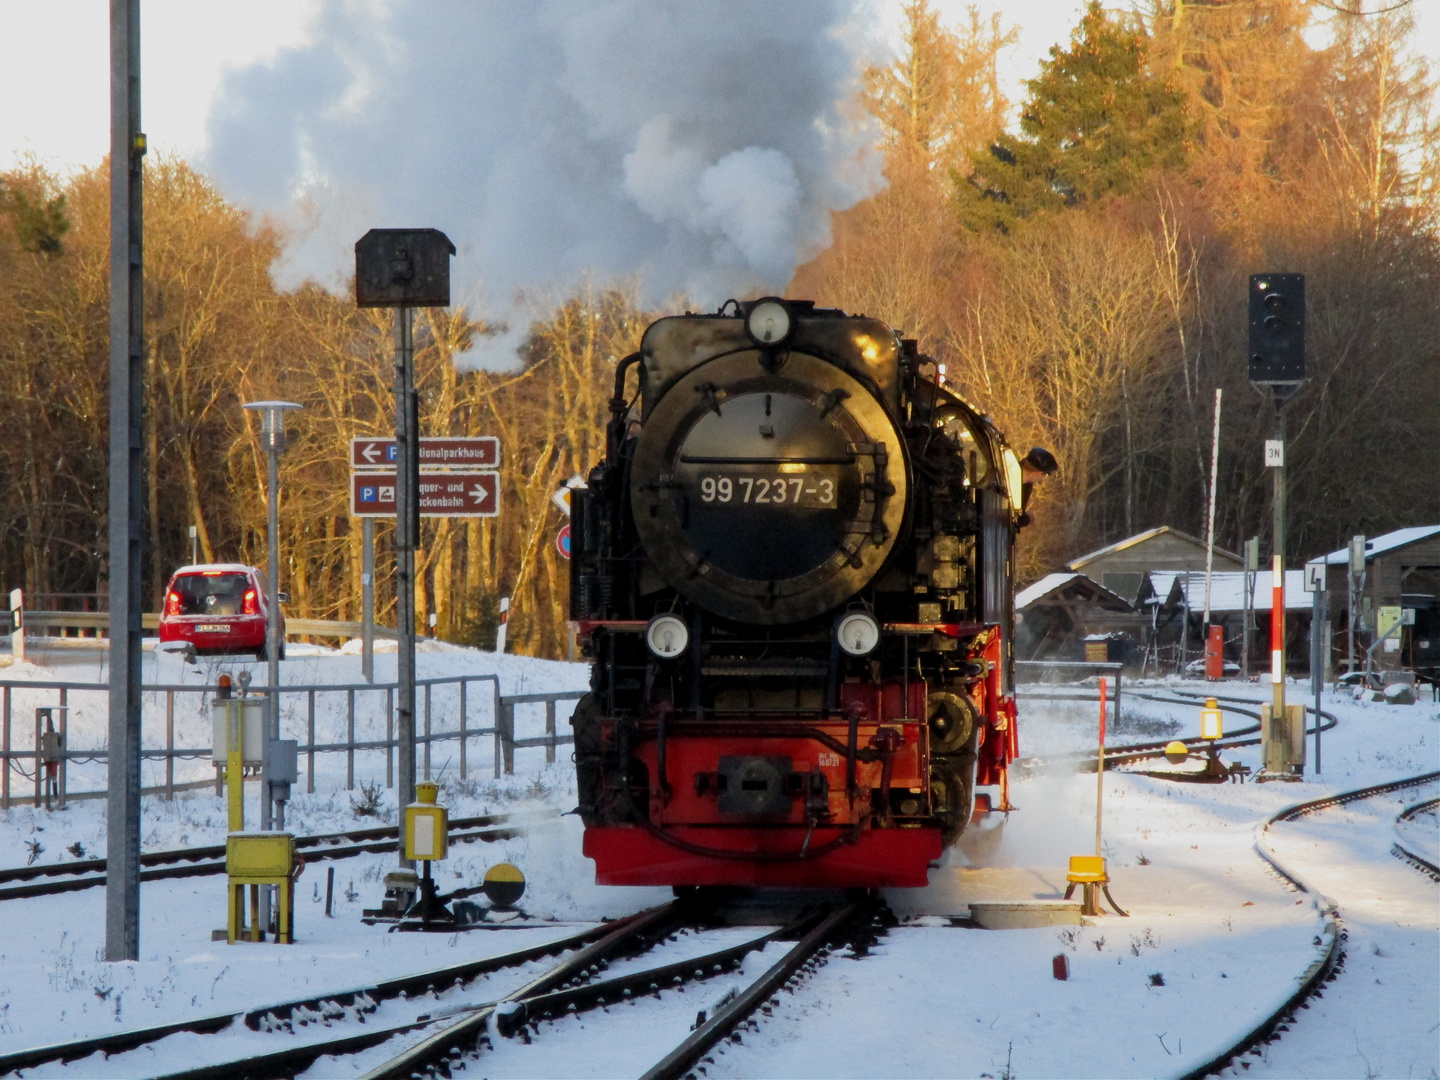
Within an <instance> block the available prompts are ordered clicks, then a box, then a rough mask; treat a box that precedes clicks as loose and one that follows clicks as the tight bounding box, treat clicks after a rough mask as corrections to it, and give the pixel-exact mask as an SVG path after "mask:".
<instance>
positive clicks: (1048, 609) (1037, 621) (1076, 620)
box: [1015, 572, 1139, 660]
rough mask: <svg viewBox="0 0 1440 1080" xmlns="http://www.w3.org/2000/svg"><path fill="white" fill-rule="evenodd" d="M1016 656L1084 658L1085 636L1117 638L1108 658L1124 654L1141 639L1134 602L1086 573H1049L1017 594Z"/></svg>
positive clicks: (1121, 658) (1031, 657)
mask: <svg viewBox="0 0 1440 1080" xmlns="http://www.w3.org/2000/svg"><path fill="white" fill-rule="evenodd" d="M1015 612H1016V623H1017V625H1016V627H1015V657H1016V659H1018V660H1086V659H1091V658H1090V657H1087V656H1086V655H1085V653H1086V649H1085V639H1086V638H1087V637H1103V638H1106V639H1113V640H1114V641H1115V642H1116V643H1117V644H1116V648H1115V649H1114V650H1112V651H1114V652H1116V653H1117V655H1114V656H1111V655H1109V652H1107V655H1106V657H1105V659H1107V660H1109V659H1113V660H1123V659H1125V658H1126V656H1125V653H1126V652H1127V651H1131V650H1127V649H1126V648H1125V646H1126V645H1127V644H1128V645H1130V646H1131V647H1132V650H1133V647H1134V646H1135V645H1138V638H1137V637H1136V635H1135V634H1134V631H1135V630H1138V628H1139V620H1138V619H1137V617H1136V615H1135V608H1134V607H1133V606H1132V605H1131V604H1130V603H1129V601H1127V600H1125V599H1124V598H1123V597H1120V596H1116V595H1115V594H1114V593H1113V592H1111V591H1110V590H1109V589H1107V588H1105V587H1104V586H1103V585H1101V584H1099V583H1098V582H1096V581H1093V580H1091V579H1090V578H1088V577H1086V576H1085V575H1084V574H1077V573H1074V572H1071V573H1058V574H1046V575H1045V576H1044V577H1043V578H1041V579H1040V580H1039V581H1037V582H1035V583H1034V584H1033V585H1030V586H1029V587H1027V588H1024V589H1021V590H1020V591H1019V592H1017V593H1016V594H1015Z"/></svg>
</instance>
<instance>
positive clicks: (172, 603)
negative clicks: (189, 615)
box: [165, 591, 180, 615]
mask: <svg viewBox="0 0 1440 1080" xmlns="http://www.w3.org/2000/svg"><path fill="white" fill-rule="evenodd" d="M165 614H166V615H179V614H180V594H179V593H178V592H174V591H171V592H170V594H169V595H168V596H166V597H165Z"/></svg>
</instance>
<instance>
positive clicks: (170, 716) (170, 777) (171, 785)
mask: <svg viewBox="0 0 1440 1080" xmlns="http://www.w3.org/2000/svg"><path fill="white" fill-rule="evenodd" d="M165 798H167V799H173V798H175V691H174V690H166V691H165Z"/></svg>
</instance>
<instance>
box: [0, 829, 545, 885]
mask: <svg viewBox="0 0 1440 1080" xmlns="http://www.w3.org/2000/svg"><path fill="white" fill-rule="evenodd" d="M523 828H524V825H523V823H518V822H516V821H515V820H514V818H513V817H512V816H510V815H493V814H491V815H483V816H480V817H469V818H456V819H454V820H452V821H451V822H450V843H452V844H465V843H473V842H475V841H494V840H505V839H508V838H510V837H512V836H519V835H520V834H521V832H522V831H523ZM398 835H399V834H398V832H397V831H396V827H395V826H393V825H390V826H381V827H379V828H373V829H353V830H351V831H349V832H338V833H321V834H318V835H313V836H297V837H296V838H295V847H296V849H297V850H298V851H299V852H300V854H301V856H303V857H304V859H305V861H306V862H323V861H327V860H331V859H348V858H350V857H352V856H354V855H366V854H371V853H375V852H386V851H393V850H394V849H395V845H396V843H397V842H398ZM140 866H141V868H142V869H141V871H140V880H141V881H162V880H166V879H169V878H185V877H203V876H205V875H207V874H223V873H225V847H224V845H220V844H216V845H212V846H208V847H193V848H185V849H183V850H178V851H152V852H148V853H146V854H143V855H141V856H140ZM42 879H43V880H42ZM51 879H53V880H51ZM8 882H22V883H23V884H15V885H6V884H5V883H8ZM104 884H105V860H104V859H83V860H77V861H76V862H73V863H52V864H48V865H44V866H18V867H10V868H8V869H3V870H0V900H19V899H24V898H26V897H32V896H53V895H55V894H58V893H65V892H75V891H78V890H81V889H92V888H96V887H102V886H104Z"/></svg>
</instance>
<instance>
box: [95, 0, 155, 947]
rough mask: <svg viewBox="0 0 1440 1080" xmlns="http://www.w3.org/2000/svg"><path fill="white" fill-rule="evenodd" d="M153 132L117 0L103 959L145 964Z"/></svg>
mask: <svg viewBox="0 0 1440 1080" xmlns="http://www.w3.org/2000/svg"><path fill="white" fill-rule="evenodd" d="M144 154H145V136H144V135H142V134H141V133H140V0H110V505H109V517H110V564H109V579H110V746H109V756H108V767H107V771H108V774H109V799H108V805H107V807H106V845H105V854H106V862H105V959H107V960H112V961H117V960H138V959H140V614H141V611H142V610H143V602H142V598H141V580H140V543H141V521H140V511H141V507H142V506H143V505H144V491H143V480H144V475H145V472H144V449H143V448H144V438H143V436H144V430H143V422H144V414H143V408H144V391H145V382H144V377H145V369H144V358H143V355H142V342H143V341H144V305H143V294H142V292H141V289H142V285H143V279H144V278H143V260H144V221H143V218H142V216H141V209H142V202H141V190H142V188H141V183H142V168H141V166H142V163H143V159H144Z"/></svg>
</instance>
